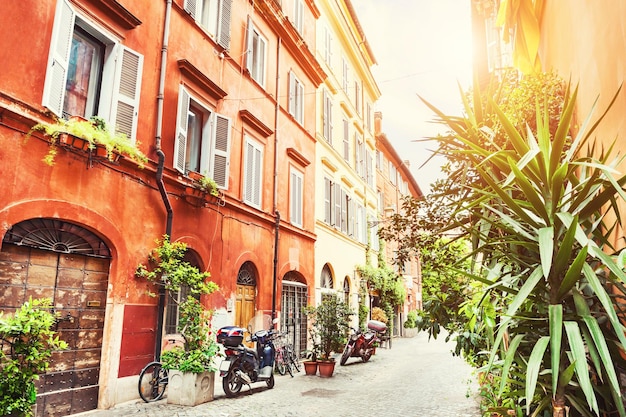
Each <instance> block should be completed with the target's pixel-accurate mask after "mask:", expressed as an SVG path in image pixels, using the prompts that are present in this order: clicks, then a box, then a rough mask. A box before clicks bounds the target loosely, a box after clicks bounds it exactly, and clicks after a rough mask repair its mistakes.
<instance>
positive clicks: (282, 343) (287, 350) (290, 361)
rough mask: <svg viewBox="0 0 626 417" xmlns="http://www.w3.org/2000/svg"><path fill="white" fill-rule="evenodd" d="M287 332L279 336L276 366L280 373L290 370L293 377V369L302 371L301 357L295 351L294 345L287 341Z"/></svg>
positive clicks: (283, 373)
mask: <svg viewBox="0 0 626 417" xmlns="http://www.w3.org/2000/svg"><path fill="white" fill-rule="evenodd" d="M285 336H286V334H285V333H282V334H280V335H279V336H278V338H277V341H276V346H277V347H276V360H275V361H274V363H275V368H276V371H278V373H279V374H281V375H285V374H286V373H287V372H289V375H291V376H292V377H293V374H294V372H293V370H294V369H295V371H296V372H300V359H298V355H296V354H295V352H294V351H293V346H291V344H289V343H288V342H287V341H286V337H285Z"/></svg>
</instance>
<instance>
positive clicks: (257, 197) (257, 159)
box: [252, 148, 263, 208]
mask: <svg viewBox="0 0 626 417" xmlns="http://www.w3.org/2000/svg"><path fill="white" fill-rule="evenodd" d="M262 168H263V152H262V151H261V149H260V148H255V150H254V189H253V192H254V194H253V199H252V201H253V202H254V204H255V205H256V206H257V207H259V208H260V207H261V183H262V180H263V172H262V171H261V170H262Z"/></svg>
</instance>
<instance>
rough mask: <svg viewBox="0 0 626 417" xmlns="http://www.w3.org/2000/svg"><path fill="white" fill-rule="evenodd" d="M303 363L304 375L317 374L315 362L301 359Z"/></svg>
mask: <svg viewBox="0 0 626 417" xmlns="http://www.w3.org/2000/svg"><path fill="white" fill-rule="evenodd" d="M302 363H303V364H304V373H305V374H306V375H315V374H317V362H314V361H303V362H302Z"/></svg>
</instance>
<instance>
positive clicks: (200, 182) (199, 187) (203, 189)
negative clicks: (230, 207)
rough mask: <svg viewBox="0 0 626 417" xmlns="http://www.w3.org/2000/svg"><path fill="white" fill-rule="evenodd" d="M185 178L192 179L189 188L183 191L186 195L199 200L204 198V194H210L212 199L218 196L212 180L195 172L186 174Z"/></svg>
mask: <svg viewBox="0 0 626 417" xmlns="http://www.w3.org/2000/svg"><path fill="white" fill-rule="evenodd" d="M187 176H188V177H189V178H191V179H192V183H191V187H188V188H187V189H186V190H185V191H186V193H187V195H193V196H196V197H199V198H204V195H206V194H210V195H212V196H214V197H218V196H219V189H218V187H217V183H216V182H215V180H213V178H210V177H208V176H207V175H202V174H200V173H198V172H195V171H189V172H187Z"/></svg>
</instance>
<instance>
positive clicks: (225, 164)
mask: <svg viewBox="0 0 626 417" xmlns="http://www.w3.org/2000/svg"><path fill="white" fill-rule="evenodd" d="M214 117H215V119H214V129H213V135H214V136H213V152H212V157H213V160H212V161H211V170H212V172H211V174H210V175H211V178H213V180H214V181H215V182H216V183H217V185H218V187H220V188H223V189H228V177H229V175H228V173H229V165H230V134H231V132H230V119H229V118H227V117H224V116H222V115H220V114H217V113H215V116H214Z"/></svg>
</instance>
